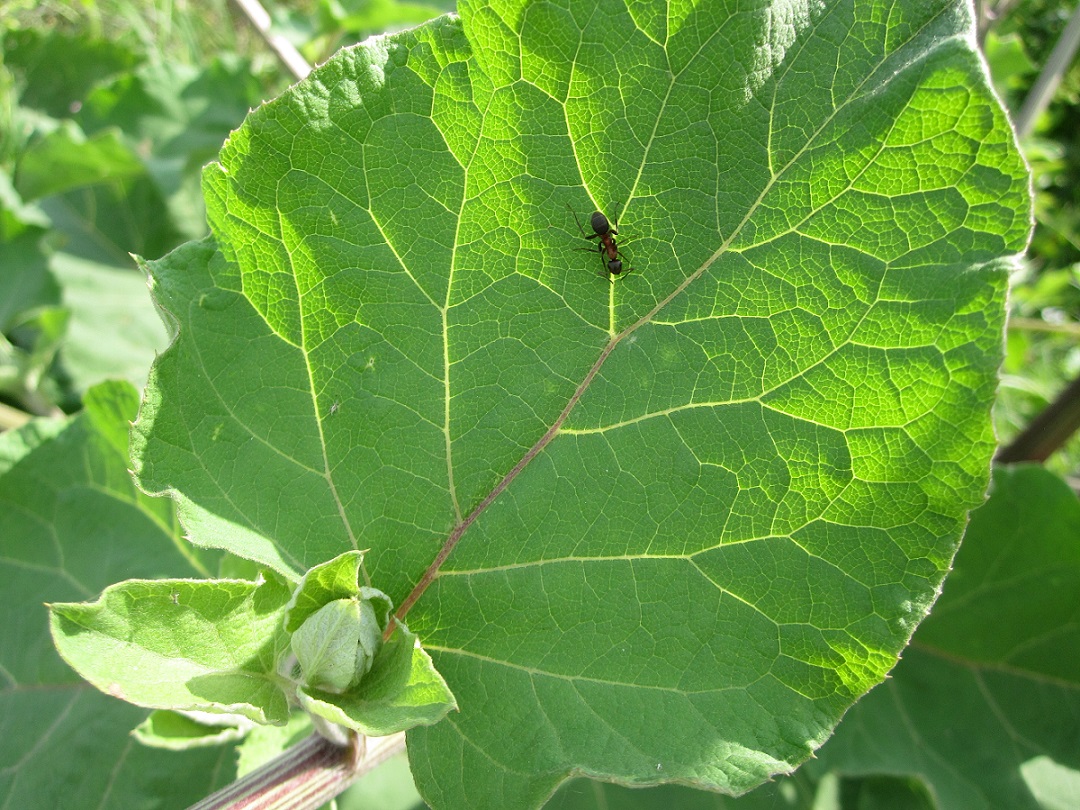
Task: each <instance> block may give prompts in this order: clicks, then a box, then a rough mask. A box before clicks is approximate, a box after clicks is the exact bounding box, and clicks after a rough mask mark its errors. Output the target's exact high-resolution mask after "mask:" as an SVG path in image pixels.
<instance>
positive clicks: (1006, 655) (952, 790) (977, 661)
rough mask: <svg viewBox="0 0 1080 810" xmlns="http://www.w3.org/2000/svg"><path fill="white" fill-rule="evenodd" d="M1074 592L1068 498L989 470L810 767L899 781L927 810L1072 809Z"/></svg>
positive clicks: (1076, 681) (1078, 760)
mask: <svg viewBox="0 0 1080 810" xmlns="http://www.w3.org/2000/svg"><path fill="white" fill-rule="evenodd" d="M1078 590H1080V504H1078V503H1077V501H1076V495H1075V493H1073V492H1072V491H1070V489H1069V488H1068V486H1066V484H1065V483H1064V482H1062V481H1061V480H1060V479H1058V478H1056V477H1055V476H1053V475H1052V474H1050V473H1048V472H1046V471H1045V470H1043V469H1041V468H1036V467H1027V468H1024V467H1021V468H1013V469H1001V470H997V471H996V472H995V475H994V487H993V490H992V493H991V496H990V499H989V500H988V501H987V502H986V504H985V505H984V506H983V507H981V508H980V509H979V510H978V511H976V512H974V513H973V514H972V518H971V525H970V527H969V529H968V532H967V534H966V535H965V538H964V545H963V547H962V548H961V550H960V553H959V554H958V555H957V557H956V570H955V571H954V572H953V574H952V575H951V576H950V578H949V580H948V582H946V584H945V591H944V594H943V595H942V597H941V600H940V601H939V602H938V604H937V606H936V607H935V609H934V613H933V615H932V616H931V617H930V618H929V619H928V620H927V621H926V623H925V624H924V625H923V626H922V627H920V628H919V632H918V635H916V637H915V640H914V642H913V643H912V647H911V649H909V650H908V651H907V652H905V653H904V660H903V662H901V664H900V665H899V666H898V667H897V668H896V671H895V673H894V676H893V677H892V678H890V679H889V681H888V682H887V683H885V684H882V685H881V686H880V687H878V689H876V690H874V692H873V693H872V694H870V695H869V696H867V698H866V699H865V700H864V701H862V702H860V703H859V705H858V706H856V707H855V708H854V709H853V710H852V711H851V712H849V713H848V715H847V716H846V717H845V718H844V722H843V723H842V724H841V726H840V728H839V729H838V730H837V733H836V736H835V737H833V739H831V740H830V741H829V744H828V745H827V746H826V747H825V748H824V749H822V752H821V759H820V760H819V761H818V762H816V763H815V766H817V770H819V771H820V770H823V769H826V768H828V769H832V770H834V771H837V772H839V773H841V774H848V775H866V774H870V775H875V774H883V773H884V774H903V775H909V776H911V777H913V778H917V779H920V780H922V781H923V782H924V783H925V784H926V786H927V790H928V791H929V793H930V794H931V795H932V796H933V797H934V799H935V800H936V801H937V803H938V806H939V807H985V808H991V809H993V810H997V809H998V808H1000V810H1006V808H1007V809H1008V810H1025V809H1027V808H1030V810H1036V808H1054V809H1055V810H1056V808H1067V807H1072V806H1075V805H1076V804H1077V800H1078V799H1080V751H1078V749H1077V745H1076V730H1077V729H1078V728H1080V697H1078V695H1080V675H1078V673H1080V633H1078V629H1077V627H1078V625H1077V612H1078V606H1077V601H1076V598H1075V597H1076V594H1077V592H1078Z"/></svg>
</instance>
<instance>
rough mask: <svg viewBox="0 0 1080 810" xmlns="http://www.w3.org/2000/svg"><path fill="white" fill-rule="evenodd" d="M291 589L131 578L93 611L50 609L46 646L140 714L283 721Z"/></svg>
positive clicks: (275, 582) (273, 580)
mask: <svg viewBox="0 0 1080 810" xmlns="http://www.w3.org/2000/svg"><path fill="white" fill-rule="evenodd" d="M289 595H290V588H289V587H288V585H287V584H286V583H285V582H284V581H282V580H281V579H280V578H278V577H277V576H275V575H268V577H267V579H266V581H264V582H263V583H261V584H257V583H253V582H243V581H229V580H211V581H198V580H156V581H146V580H131V581H128V582H124V583H120V584H119V585H113V586H111V587H109V588H107V589H105V591H104V593H102V595H101V597H100V598H99V599H98V600H97V601H96V602H92V603H67V604H54V605H52V606H51V609H50V612H51V614H52V618H51V625H50V626H51V629H52V633H53V641H54V642H55V644H56V647H57V649H58V650H59V651H60V654H61V655H62V656H63V658H64V660H65V661H67V662H68V663H69V664H71V666H72V667H74V668H75V669H76V670H77V671H78V672H79V674H80V675H82V676H83V677H84V678H86V679H87V680H88V681H90V683H92V684H94V686H96V687H98V689H100V690H102V691H103V692H108V693H109V694H111V695H114V696H116V697H120V698H123V699H124V700H127V701H129V702H131V703H135V704H137V705H139V706H147V707H150V708H158V709H177V710H201V711H211V712H227V713H233V714H240V715H243V716H245V717H249V718H251V719H252V720H256V721H258V722H262V723H267V722H269V723H284V722H285V721H286V719H287V718H288V715H289V710H288V693H287V692H286V691H285V689H284V688H283V684H282V682H281V681H280V679H279V678H278V676H277V672H276V666H277V662H278V661H279V660H280V658H281V654H282V651H283V650H284V649H285V645H286V644H287V637H286V635H285V632H284V630H283V629H282V626H281V624H282V618H283V615H284V609H285V603H286V602H287V601H288V598H289Z"/></svg>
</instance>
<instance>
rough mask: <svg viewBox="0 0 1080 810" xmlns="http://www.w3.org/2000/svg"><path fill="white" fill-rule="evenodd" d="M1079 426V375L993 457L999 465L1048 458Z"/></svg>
mask: <svg viewBox="0 0 1080 810" xmlns="http://www.w3.org/2000/svg"><path fill="white" fill-rule="evenodd" d="M1078 428H1080V378H1077V379H1075V380H1073V381H1072V383H1070V384H1069V386H1068V387H1067V388H1066V389H1065V390H1064V391H1062V392H1061V394H1060V395H1059V396H1058V398H1057V399H1055V400H1054V401H1053V402H1051V403H1050V404H1049V405H1047V406H1046V408H1044V409H1043V411H1042V412H1041V413H1040V414H1039V415H1038V416H1036V417H1035V419H1034V420H1032V422H1031V424H1030V425H1028V426H1027V429H1026V430H1024V432H1023V433H1021V434H1020V435H1019V436H1017V437H1016V438H1015V439H1013V441H1012V443H1011V444H1009V445H1008V446H1007V447H1003V448H1001V450H999V451H998V454H997V457H996V458H995V459H994V460H995V461H996V462H998V463H999V464H1010V463H1015V462H1018V461H1039V462H1042V461H1046V459H1048V458H1049V457H1050V456H1051V455H1052V454H1053V453H1054V451H1056V450H1058V449H1059V448H1060V447H1061V446H1062V445H1063V444H1065V442H1066V441H1068V440H1069V437H1070V436H1072V435H1073V433H1075V432H1076V431H1077V429H1078Z"/></svg>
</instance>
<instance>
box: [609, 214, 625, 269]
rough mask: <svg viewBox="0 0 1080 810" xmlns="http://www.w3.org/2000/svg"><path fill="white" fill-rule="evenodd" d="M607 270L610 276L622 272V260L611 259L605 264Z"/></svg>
mask: <svg viewBox="0 0 1080 810" xmlns="http://www.w3.org/2000/svg"><path fill="white" fill-rule="evenodd" d="M605 221H606V220H605ZM607 269H608V272H609V273H611V275H613V276H617V275H619V273H621V272H622V259H612V260H611V261H609V262H608V263H607Z"/></svg>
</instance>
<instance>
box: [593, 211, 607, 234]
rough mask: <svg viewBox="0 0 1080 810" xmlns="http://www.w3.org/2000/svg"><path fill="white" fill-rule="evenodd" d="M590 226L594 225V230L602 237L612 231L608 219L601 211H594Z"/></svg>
mask: <svg viewBox="0 0 1080 810" xmlns="http://www.w3.org/2000/svg"><path fill="white" fill-rule="evenodd" d="M589 224H590V225H592V229H593V230H594V231H595V232H596V233H598V234H600V235H601V236H603V235H604V234H605V233H607V232H608V231H609V230H611V225H610V224H608V221H607V217H605V216H604V215H603V214H601V213H600V212H599V211H593V215H592V217H590V218H589Z"/></svg>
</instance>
